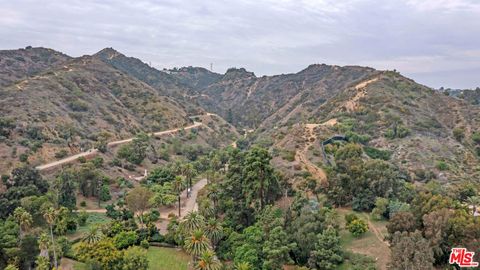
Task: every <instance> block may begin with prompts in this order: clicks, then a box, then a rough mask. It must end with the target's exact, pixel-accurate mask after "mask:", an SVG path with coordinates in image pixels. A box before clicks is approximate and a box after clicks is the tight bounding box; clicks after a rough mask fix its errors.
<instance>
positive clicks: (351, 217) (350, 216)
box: [345, 213, 358, 226]
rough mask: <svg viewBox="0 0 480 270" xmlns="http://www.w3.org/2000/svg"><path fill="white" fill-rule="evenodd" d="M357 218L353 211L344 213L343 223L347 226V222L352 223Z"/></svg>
mask: <svg viewBox="0 0 480 270" xmlns="http://www.w3.org/2000/svg"><path fill="white" fill-rule="evenodd" d="M356 219H358V216H357V215H355V214H354V213H350V214H347V215H345V223H346V225H347V226H348V224H350V223H352V221H354V220H356Z"/></svg>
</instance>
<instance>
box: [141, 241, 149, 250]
mask: <svg viewBox="0 0 480 270" xmlns="http://www.w3.org/2000/svg"><path fill="white" fill-rule="evenodd" d="M140 246H141V247H142V248H144V249H148V248H149V247H150V243H148V241H147V240H145V239H144V240H142V241H141V242H140Z"/></svg>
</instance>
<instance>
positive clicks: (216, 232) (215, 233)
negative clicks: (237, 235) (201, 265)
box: [205, 218, 223, 249]
mask: <svg viewBox="0 0 480 270" xmlns="http://www.w3.org/2000/svg"><path fill="white" fill-rule="evenodd" d="M205 235H207V237H208V238H209V239H210V241H211V242H212V246H213V249H215V247H216V245H217V243H218V242H219V241H220V240H221V239H222V237H223V227H222V225H221V224H220V222H218V220H216V219H214V218H212V219H209V220H208V222H207V225H206V226H205Z"/></svg>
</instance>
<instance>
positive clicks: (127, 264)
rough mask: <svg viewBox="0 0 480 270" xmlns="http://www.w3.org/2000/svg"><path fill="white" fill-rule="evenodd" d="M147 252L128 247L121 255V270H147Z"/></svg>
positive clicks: (138, 248)
mask: <svg viewBox="0 0 480 270" xmlns="http://www.w3.org/2000/svg"><path fill="white" fill-rule="evenodd" d="M147 269H148V257H147V251H146V250H145V249H143V248H140V247H136V246H134V247H129V248H128V249H127V250H125V252H124V253H123V260H122V270H147Z"/></svg>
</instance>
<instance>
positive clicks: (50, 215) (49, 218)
mask: <svg viewBox="0 0 480 270" xmlns="http://www.w3.org/2000/svg"><path fill="white" fill-rule="evenodd" d="M43 217H44V218H45V221H46V222H47V224H48V226H49V228H50V237H51V239H52V250H53V260H54V266H55V269H57V268H58V263H57V253H56V248H55V239H54V238H53V226H54V225H55V220H56V217H57V213H56V211H55V209H53V208H52V207H50V208H48V209H46V210H45V212H44V213H43Z"/></svg>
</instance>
